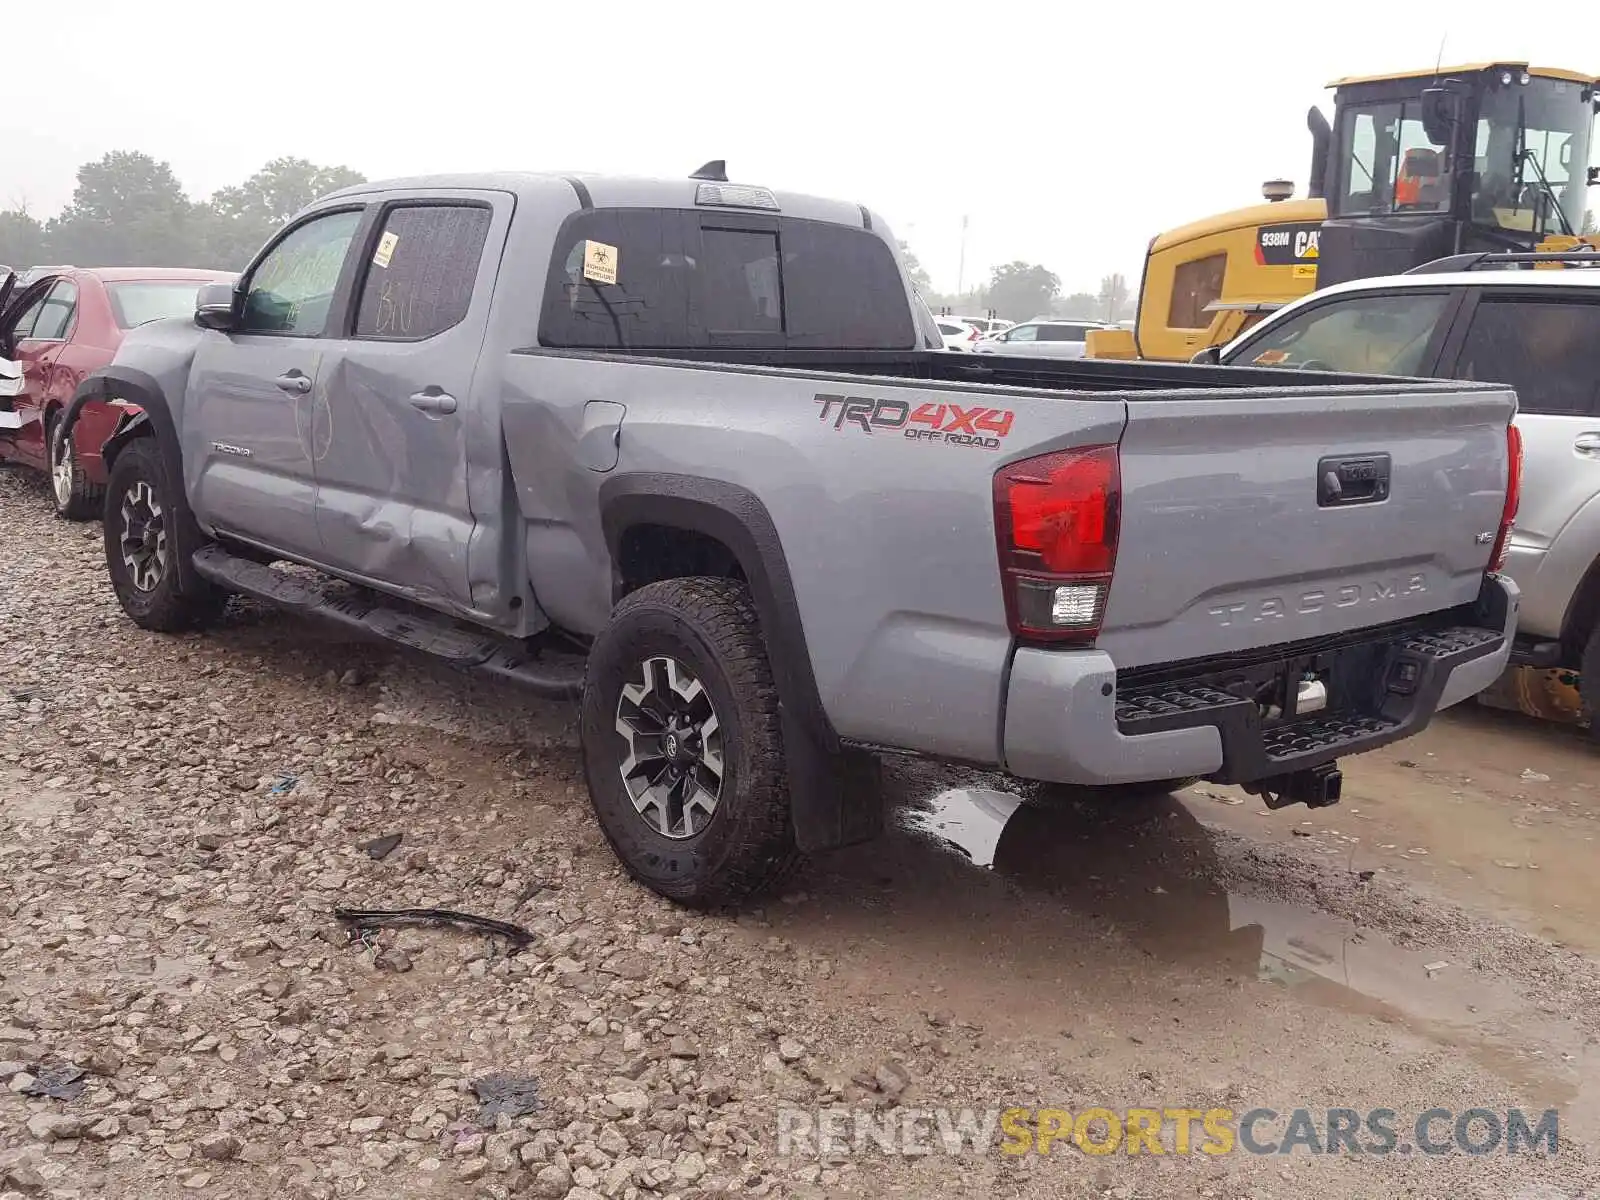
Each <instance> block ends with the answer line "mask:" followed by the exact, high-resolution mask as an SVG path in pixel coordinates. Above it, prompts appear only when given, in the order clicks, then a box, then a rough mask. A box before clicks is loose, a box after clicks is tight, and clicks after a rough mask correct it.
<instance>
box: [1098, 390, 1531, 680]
mask: <svg viewBox="0 0 1600 1200" xmlns="http://www.w3.org/2000/svg"><path fill="white" fill-rule="evenodd" d="M1515 408H1516V399H1515V395H1514V394H1513V393H1512V392H1511V391H1510V390H1509V389H1495V388H1472V389H1466V390H1455V389H1450V388H1446V389H1439V388H1438V385H1434V389H1432V390H1413V389H1412V388H1411V387H1408V386H1401V387H1397V388H1396V389H1395V390H1394V391H1392V392H1390V391H1386V390H1384V389H1383V387H1382V386H1381V385H1376V386H1374V387H1373V388H1353V387H1332V388H1329V389H1327V390H1326V391H1320V390H1319V391H1311V390H1309V389H1308V390H1305V391H1300V392H1281V391H1280V392H1274V393H1270V394H1268V393H1265V392H1261V391H1254V390H1252V391H1235V392H1228V393H1223V392H1207V393H1204V394H1202V395H1198V396H1196V397H1194V398H1175V397H1172V396H1171V395H1169V396H1167V397H1165V398H1150V399H1140V398H1139V397H1138V396H1137V395H1134V396H1130V397H1129V398H1128V422H1127V426H1126V429H1125V431H1124V434H1123V437H1122V441H1121V472H1122V505H1123V509H1122V517H1121V536H1120V539H1119V543H1120V549H1119V552H1118V556H1117V562H1116V570H1115V573H1114V575H1113V578H1112V584H1111V590H1110V594H1109V597H1108V599H1107V603H1106V613H1105V619H1104V623H1103V625H1102V632H1101V635H1100V637H1099V638H1098V643H1097V644H1098V645H1099V646H1100V647H1101V648H1103V649H1105V650H1107V651H1109V652H1110V654H1111V656H1112V658H1113V659H1114V660H1115V661H1116V663H1117V665H1118V667H1120V668H1128V667H1138V666H1146V665H1150V664H1155V663H1166V662H1177V661H1183V660H1190V659H1196V658H1204V657H1208V656H1211V655H1218V654H1226V653H1229V652H1233V651H1240V650H1249V649H1253V648H1256V647H1261V646H1267V645H1275V644H1278V643H1282V642H1292V641H1299V640H1302V639H1306V638H1315V637H1319V636H1322V635H1326V634H1335V633H1343V632H1346V631H1349V630H1352V629H1359V628H1362V627H1365V626H1370V625H1378V624H1384V623H1387V622H1390V621H1398V620H1401V619H1404V618H1408V617H1415V616H1420V615H1422V614H1425V613H1429V612H1433V611H1436V610H1438V609H1443V608H1449V607H1453V606H1455V605H1459V604H1466V603H1470V602H1472V600H1473V599H1474V598H1475V597H1476V596H1477V594H1478V590H1479V586H1480V584H1481V582H1482V578H1483V572H1484V569H1485V567H1486V566H1487V564H1488V560H1489V555H1490V553H1491V552H1492V543H1493V541H1494V536H1495V533H1496V531H1497V529H1498V527H1499V524H1500V519H1501V514H1502V508H1503V505H1504V500H1505V489H1506V476H1507V449H1506V426H1507V424H1508V423H1509V421H1510V419H1511V416H1512V414H1513V412H1514V411H1515Z"/></svg>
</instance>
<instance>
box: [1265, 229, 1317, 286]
mask: <svg viewBox="0 0 1600 1200" xmlns="http://www.w3.org/2000/svg"><path fill="white" fill-rule="evenodd" d="M1321 240H1322V223H1321V222H1320V221H1294V222H1291V223H1288V224H1284V225H1263V226H1261V228H1260V229H1259V230H1258V231H1257V233H1256V246H1255V251H1256V256H1255V257H1256V263H1257V264H1258V265H1260V266H1263V267H1290V266H1306V265H1310V264H1314V263H1315V262H1316V261H1317V252H1318V250H1319V249H1320V246H1319V243H1320V241H1321ZM1297 277H1298V276H1297Z"/></svg>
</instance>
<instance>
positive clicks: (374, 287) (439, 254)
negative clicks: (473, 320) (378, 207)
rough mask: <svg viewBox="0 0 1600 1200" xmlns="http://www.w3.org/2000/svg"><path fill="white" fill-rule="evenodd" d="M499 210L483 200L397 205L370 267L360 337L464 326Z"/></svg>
mask: <svg viewBox="0 0 1600 1200" xmlns="http://www.w3.org/2000/svg"><path fill="white" fill-rule="evenodd" d="M493 216H494V214H493V212H491V211H490V210H489V209H487V208H484V207H481V206H478V205H426V206H421V205H416V206H407V207H399V208H393V209H390V210H389V214H388V216H387V217H386V218H385V219H384V223H383V232H382V233H381V234H379V236H378V242H377V247H376V250H375V251H374V253H373V256H372V260H371V261H370V262H369V263H368V264H367V266H366V272H367V274H366V280H365V281H364V283H363V284H362V287H361V299H360V302H359V304H358V306H357V308H356V328H355V335H356V337H358V338H398V339H405V340H418V339H421V338H430V337H433V336H434V335H435V334H439V333H443V332H444V331H445V330H447V329H449V328H451V327H453V326H455V325H459V324H460V323H461V321H462V319H463V318H465V317H466V315H467V308H468V307H469V306H470V305H471V303H472V288H473V285H474V284H475V283H476V282H477V279H478V265H479V263H480V262H481V261H482V259H483V245H484V242H485V241H486V240H487V239H488V236H489V223H490V221H491V220H492V219H493Z"/></svg>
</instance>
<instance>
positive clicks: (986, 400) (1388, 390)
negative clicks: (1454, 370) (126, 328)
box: [77, 164, 1518, 905]
mask: <svg viewBox="0 0 1600 1200" xmlns="http://www.w3.org/2000/svg"><path fill="white" fill-rule="evenodd" d="M895 246H896V243H895V241H894V239H893V237H892V235H891V234H890V233H889V231H888V230H887V229H886V228H885V226H884V223H883V222H882V220H881V219H880V218H879V217H878V216H877V215H875V214H874V213H872V212H870V211H869V210H867V209H865V208H862V207H859V206H857V205H855V204H849V203H838V202H832V201H826V200H820V199H814V198H810V197H805V196H799V195H790V194H775V193H773V192H772V191H769V190H767V189H764V188H760V187H752V186H743V185H736V184H731V183H729V182H727V180H726V178H725V174H724V173H723V172H722V171H721V170H719V169H717V166H716V164H711V165H709V169H702V170H701V171H700V172H697V173H696V175H695V176H692V177H690V178H688V179H684V180H658V181H649V180H629V179H612V178H602V177H589V176H584V177H578V176H572V177H561V176H539V175H481V176H464V177H448V178H419V179H411V180H402V181H396V182H389V183H375V184H363V185H361V186H359V187H356V188H352V189H347V190H345V191H342V192H339V193H337V194H335V195H332V196H330V197H328V198H326V199H324V200H321V201H319V202H318V203H317V204H316V205H314V206H313V207H311V208H310V209H308V210H307V211H306V212H304V213H302V214H301V215H300V216H298V217H297V218H296V219H295V220H294V221H293V222H292V223H291V224H290V225H289V226H288V227H287V228H286V229H285V230H284V231H283V232H282V233H281V234H280V235H279V236H278V237H277V238H276V239H275V240H274V241H273V242H272V243H271V244H269V245H268V246H267V247H266V248H265V249H264V250H263V251H262V252H261V253H260V255H259V256H258V257H257V258H256V260H255V262H254V263H253V264H252V265H251V267H250V268H249V269H248V270H247V271H246V272H245V273H244V275H243V276H242V277H241V279H240V280H239V282H238V284H237V285H236V286H234V287H228V286H219V287H213V288H209V289H207V290H206V292H204V293H203V294H202V297H201V303H200V305H199V308H198V311H197V312H196V314H195V317H194V320H193V321H192V322H191V321H184V320H173V321H165V322H158V323H155V324H152V325H150V326H147V327H144V328H141V329H138V330H135V331H131V332H130V333H129V335H128V337H127V339H126V340H125V341H124V343H123V345H122V348H121V350H120V352H119V354H118V356H117V359H116V361H115V363H114V364H113V365H112V366H110V367H109V368H107V369H104V370H102V371H99V372H97V373H96V374H95V375H94V376H93V377H92V378H90V379H89V380H88V381H87V382H86V383H85V384H84V386H83V387H82V388H81V389H80V392H79V395H78V398H77V401H78V402H79V403H86V402H89V401H92V400H112V399H117V400H122V401H125V402H128V403H130V404H133V405H136V406H137V409H136V415H130V416H128V417H126V418H125V419H124V421H123V422H122V424H121V426H120V427H119V428H118V429H117V430H116V431H115V433H114V434H113V435H112V436H111V437H110V439H109V440H108V441H107V443H106V444H105V446H104V448H103V455H104V458H105V461H106V462H107V463H109V464H110V485H109V491H108V495H107V499H106V508H105V514H104V521H105V548H106V561H107V565H108V567H109V570H110V575H111V580H112V583H113V585H114V587H115V591H116V595H117V597H118V599H119V601H120V602H121V604H122V607H123V609H124V610H125V611H126V612H127V614H128V616H129V617H130V618H132V619H133V620H134V621H135V622H136V623H138V624H139V625H141V626H143V627H145V628H147V629H154V630H178V629H187V628H194V627H199V626H203V625H205V624H206V623H207V622H210V621H213V620H215V619H216V618H217V617H218V615H219V614H220V613H221V611H222V608H223V605H224V603H225V601H226V599H227V597H228V596H229V595H230V594H244V595H249V596H254V597H257V598H260V599H263V600H266V601H269V602H272V603H275V604H278V605H281V606H283V607H284V608H286V609H289V610H292V611H295V612H298V613H303V614H306V615H308V616H317V617H321V618H324V619H327V620H331V621H335V622H338V623H340V624H342V625H343V626H345V627H347V628H349V629H350V630H351V631H353V632H359V633H361V634H363V635H368V636H373V637H377V638H382V639H387V640H388V641H390V642H393V643H398V644H401V645H404V646H408V647H412V648H414V649H416V650H420V651H423V652H426V653H429V654H432V655H435V656H437V657H438V658H440V659H442V660H444V661H446V662H450V663H455V664H458V665H460V666H462V667H465V668H468V669H471V670H475V671H479V672H485V673H488V674H490V675H494V676H499V677H501V678H504V679H509V680H514V681H517V682H519V683H521V684H522V685H524V686H525V687H526V688H528V689H529V690H531V691H532V692H534V693H536V694H539V695H543V696H548V697H556V698H568V697H571V698H579V699H580V701H581V710H582V720H581V738H582V753H583V761H584V767H585V771H586V776H587V781H588V786H589V793H590V798H591V801H592V803H593V806H594V810H595V813H596V815H597V816H598V818H599V822H600V825H601V827H602V829H603V830H604V832H605V834H606V836H607V838H608V839H609V840H610V842H611V845H612V846H613V847H614V849H615V850H616V853H617V854H618V856H619V858H620V859H621V861H622V862H623V863H624V864H625V865H626V867H627V869H628V870H629V871H630V872H631V873H632V874H633V875H634V876H635V877H637V878H638V879H640V880H641V881H643V882H644V883H645V884H647V885H648V886H650V887H652V888H654V889H656V890H657V891H659V892H661V893H662V894H664V895H666V896H668V897H671V898H674V899H676V900H679V901H682V902H685V903H690V904H696V905H706V904H714V903H723V902H739V901H741V900H743V899H745V898H747V897H749V896H751V895H752V894H753V893H756V892H758V891H760V890H763V889H765V888H767V887H770V886H771V885H772V884H773V883H774V882H775V881H776V880H777V879H778V877H779V876H780V875H781V874H782V873H783V872H784V871H785V869H786V868H787V867H788V866H789V865H790V864H792V863H793V862H794V861H795V860H796V858H797V856H798V855H799V854H801V853H805V852H812V851H816V850H819V849H823V848H827V847H831V846H836V845H840V844H843V843H845V842H849V841H852V840H858V839H861V838H865V837H868V836H871V834H872V833H873V832H874V831H875V829H876V827H877V823H878V822H879V821H880V820H881V815H880V813H879V811H878V796H877V789H876V788H875V787H874V784H873V781H874V771H875V770H876V768H877V764H878V761H879V757H878V756H879V755H880V754H882V753H884V752H890V751H893V752H901V753H910V754H918V755H927V756H933V757H938V758H942V759H946V760H952V761H956V762H962V763H969V764H975V765H979V766H983V767H986V768H990V769H999V770H1002V771H1005V772H1009V773H1010V774H1012V775H1014V776H1017V777H1019V778H1021V779H1025V780H1034V781H1045V782H1047V783H1053V784H1059V785H1070V786H1071V787H1073V788H1078V789H1099V794H1103V795H1106V796H1115V795H1117V794H1118V789H1119V788H1124V787H1127V786H1128V785H1148V784H1150V783H1151V782H1152V781H1156V782H1158V783H1162V782H1170V783H1172V784H1173V785H1174V786H1176V781H1178V780H1182V779H1185V778H1193V777H1206V778H1210V779H1213V780H1217V781H1221V782H1231V783H1240V784H1243V785H1245V786H1247V787H1249V788H1250V789H1252V790H1253V791H1255V792H1256V793H1258V794H1261V795H1263V796H1264V797H1266V798H1267V801H1268V803H1269V804H1272V805H1273V806H1275V807H1276V806H1279V805H1281V804H1287V803H1293V802H1304V803H1307V804H1312V805H1321V804H1327V803H1332V802H1333V801H1334V800H1336V799H1337V798H1338V794H1339V787H1340V774H1339V771H1338V768H1337V760H1338V759H1339V758H1340V756H1342V755H1348V754H1354V753H1358V752H1360V751H1364V750H1368V749H1371V748H1372V747H1375V746H1379V745H1382V744H1384V743H1387V742H1392V741H1394V740H1396V739H1398V738H1403V737H1406V736H1408V735H1410V734H1412V733H1415V732H1416V731H1418V730H1419V729H1421V728H1422V727H1423V726H1424V725H1426V724H1427V722H1428V721H1429V720H1430V718H1431V717H1432V716H1433V714H1434V712H1435V711H1437V710H1438V709H1440V708H1443V707H1444V706H1446V705H1450V704H1454V703H1456V702H1458V701H1460V700H1463V699H1465V698H1467V697H1468V696H1470V695H1472V694H1473V693H1475V692H1477V691H1478V690H1480V689H1481V688H1483V687H1484V686H1486V685H1487V684H1489V683H1490V682H1491V681H1492V680H1493V679H1494V678H1495V677H1496V676H1497V675H1498V674H1499V673H1500V671H1501V669H1502V668H1503V667H1504V665H1505V662H1506V658H1507V654H1508V651H1509V649H1510V644H1511V637H1512V634H1513V631H1514V626H1515V616H1516V607H1517V603H1516V590H1515V588H1514V586H1513V585H1512V584H1510V583H1509V582H1507V581H1506V580H1505V579H1503V578H1502V577H1501V576H1499V575H1498V574H1497V573H1496V572H1497V569H1498V567H1499V564H1500V561H1501V558H1502V556H1503V554H1504V552H1505V545H1506V538H1507V534H1508V531H1509V529H1510V526H1511V522H1512V519H1513V516H1514V513H1515V508H1516V491H1517V488H1516V481H1517V471H1516V467H1515V464H1516V462H1517V461H1518V456H1517V447H1516V444H1515V441H1514V439H1515V433H1514V431H1512V430H1511V428H1510V425H1511V417H1512V415H1513V412H1514V410H1515V407H1516V400H1515V396H1514V394H1513V393H1512V392H1510V391H1509V390H1507V389H1505V388H1502V387H1498V386H1494V385H1482V384H1469V383H1459V382H1451V383H1439V382H1410V381H1397V380H1375V379H1368V378H1364V377H1355V376H1339V375H1331V374H1329V375H1319V376H1317V377H1315V378H1307V376H1306V375H1304V374H1303V373H1300V372H1276V371H1272V370H1241V369H1228V368H1210V367H1201V366H1188V365H1183V366H1172V365H1164V364H1154V363H1118V362H1093V361H1085V362H1077V361H1046V360H1039V359H1020V358H1009V357H1007V356H1004V355H993V356H989V355H986V356H983V357H982V358H980V359H977V360H973V359H971V358H970V357H969V356H964V355H950V354H944V353H941V352H939V351H937V350H934V349H931V348H930V345H929V343H930V338H929V336H928V331H926V330H924V329H922V328H920V321H919V316H918V311H919V309H920V307H921V306H920V305H918V304H917V302H916V299H915V295H914V293H913V291H912V289H911V288H910V286H909V285H908V283H907V280H906V277H905V274H904V272H903V270H902V269H901V265H900V260H899V258H898V254H897V251H896V248H895ZM283 563H289V564H300V568H301V569H295V570H293V571H290V570H285V569H284V568H283V567H282V566H280V565H278V564H283ZM304 567H310V568H314V569H315V570H314V572H307V571H306V570H304V569H303V568H304Z"/></svg>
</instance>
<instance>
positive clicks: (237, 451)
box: [211, 442, 255, 458]
mask: <svg viewBox="0 0 1600 1200" xmlns="http://www.w3.org/2000/svg"><path fill="white" fill-rule="evenodd" d="M211 448H212V449H213V450H215V451H216V452H217V453H218V454H231V455H233V456H234V457H235V458H249V457H250V456H251V455H252V454H254V453H255V452H254V451H253V450H247V449H246V448H245V447H243V446H234V445H231V444H229V443H228V442H212V443H211Z"/></svg>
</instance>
